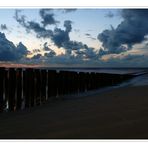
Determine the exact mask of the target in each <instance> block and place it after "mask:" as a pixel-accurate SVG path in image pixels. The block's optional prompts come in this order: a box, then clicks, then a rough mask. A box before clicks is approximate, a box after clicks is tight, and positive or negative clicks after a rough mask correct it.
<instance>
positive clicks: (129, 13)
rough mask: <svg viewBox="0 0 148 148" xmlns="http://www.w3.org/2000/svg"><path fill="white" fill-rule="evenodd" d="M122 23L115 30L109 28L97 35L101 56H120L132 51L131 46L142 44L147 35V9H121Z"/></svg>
mask: <svg viewBox="0 0 148 148" xmlns="http://www.w3.org/2000/svg"><path fill="white" fill-rule="evenodd" d="M121 16H122V18H123V21H122V22H121V23H120V24H119V25H118V26H117V28H115V29H114V28H113V27H111V29H110V30H109V29H106V30H104V31H103V32H102V33H100V34H99V35H98V39H99V40H100V41H101V42H102V46H103V48H102V49H101V51H100V52H101V54H102V55H104V54H120V53H121V52H126V51H128V50H130V49H132V47H133V45H135V44H137V43H142V42H143V41H145V40H146V37H145V36H146V35H147V34H148V21H147V18H148V10H147V9H123V10H122V11H121Z"/></svg>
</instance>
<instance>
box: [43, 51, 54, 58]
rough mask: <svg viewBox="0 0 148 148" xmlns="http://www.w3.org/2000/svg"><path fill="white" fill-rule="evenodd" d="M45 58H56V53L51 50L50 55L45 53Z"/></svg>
mask: <svg viewBox="0 0 148 148" xmlns="http://www.w3.org/2000/svg"><path fill="white" fill-rule="evenodd" d="M44 56H46V57H48V58H51V57H54V56H56V53H55V51H54V50H52V49H50V51H49V52H48V53H45V54H44Z"/></svg>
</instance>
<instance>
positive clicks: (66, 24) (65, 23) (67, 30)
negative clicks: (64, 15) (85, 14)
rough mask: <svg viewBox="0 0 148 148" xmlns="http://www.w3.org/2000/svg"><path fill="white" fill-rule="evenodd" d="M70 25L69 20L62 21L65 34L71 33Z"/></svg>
mask: <svg viewBox="0 0 148 148" xmlns="http://www.w3.org/2000/svg"><path fill="white" fill-rule="evenodd" d="M71 24H72V21H70V20H66V21H64V27H65V28H66V32H71V30H72V26H71Z"/></svg>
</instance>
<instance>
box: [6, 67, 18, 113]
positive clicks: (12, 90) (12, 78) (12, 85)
mask: <svg viewBox="0 0 148 148" xmlns="http://www.w3.org/2000/svg"><path fill="white" fill-rule="evenodd" d="M8 81H9V82H8V84H9V96H8V104H9V110H10V111H14V110H15V109H16V100H15V94H16V70H15V69H14V68H10V69H9V80H8Z"/></svg>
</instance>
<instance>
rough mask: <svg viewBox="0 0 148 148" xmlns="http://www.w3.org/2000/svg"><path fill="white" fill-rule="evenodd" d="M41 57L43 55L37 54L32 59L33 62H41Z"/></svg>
mask: <svg viewBox="0 0 148 148" xmlns="http://www.w3.org/2000/svg"><path fill="white" fill-rule="evenodd" d="M41 56H42V55H41V54H36V55H34V56H33V57H32V58H31V59H32V60H39V59H40V57H41Z"/></svg>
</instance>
